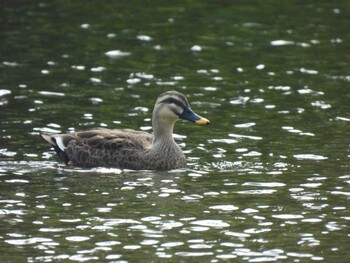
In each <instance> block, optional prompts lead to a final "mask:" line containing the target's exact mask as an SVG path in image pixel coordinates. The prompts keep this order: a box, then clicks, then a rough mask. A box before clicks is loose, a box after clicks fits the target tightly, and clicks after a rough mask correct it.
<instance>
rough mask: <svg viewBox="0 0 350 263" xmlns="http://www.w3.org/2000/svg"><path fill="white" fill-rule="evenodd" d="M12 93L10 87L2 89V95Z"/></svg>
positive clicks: (0, 92) (0, 90) (0, 94)
mask: <svg viewBox="0 0 350 263" xmlns="http://www.w3.org/2000/svg"><path fill="white" fill-rule="evenodd" d="M8 94H11V90H8V89H0V97H2V96H5V95H8Z"/></svg>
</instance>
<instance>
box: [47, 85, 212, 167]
mask: <svg viewBox="0 0 350 263" xmlns="http://www.w3.org/2000/svg"><path fill="white" fill-rule="evenodd" d="M179 118H182V119H186V120H190V121H193V122H196V123H197V124H208V123H209V121H208V120H207V119H205V118H202V117H200V116H198V115H196V114H195V113H194V112H192V110H191V109H190V108H189V105H188V102H187V99H186V97H185V96H184V95H182V94H181V93H178V92H176V91H169V92H165V93H163V94H161V95H160V96H159V97H158V99H157V102H156V104H155V107H154V110H153V118H152V126H153V132H154V135H152V134H149V133H147V132H143V131H135V130H131V129H119V130H117V129H114V130H110V129H94V130H88V131H81V132H75V133H69V134H56V135H45V134H43V135H42V137H43V138H44V139H45V140H46V141H47V142H49V143H50V144H51V145H52V146H53V147H54V149H55V151H56V153H57V154H58V156H59V157H60V158H61V159H62V160H63V161H64V162H65V163H66V164H72V165H74V166H79V167H117V168H121V169H133V170H171V169H176V168H184V167H186V158H185V155H184V154H183V152H182V151H181V149H180V147H179V146H178V145H177V144H176V143H175V141H174V139H173V136H172V133H173V127H174V124H175V122H176V121H177V120H178V119H179Z"/></svg>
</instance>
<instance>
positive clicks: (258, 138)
mask: <svg viewBox="0 0 350 263" xmlns="http://www.w3.org/2000/svg"><path fill="white" fill-rule="evenodd" d="M228 136H230V137H234V138H246V139H251V140H262V139H263V138H262V137H260V136H251V135H242V134H235V133H230V134H229V135H228Z"/></svg>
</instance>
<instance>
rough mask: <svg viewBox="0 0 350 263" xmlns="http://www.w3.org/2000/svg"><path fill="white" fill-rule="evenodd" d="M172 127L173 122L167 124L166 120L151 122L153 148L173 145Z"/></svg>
mask: <svg viewBox="0 0 350 263" xmlns="http://www.w3.org/2000/svg"><path fill="white" fill-rule="evenodd" d="M174 125H175V123H174V122H169V121H167V120H159V119H158V120H157V121H155V120H152V127H153V136H154V139H153V144H154V146H155V147H157V146H158V145H164V144H169V145H172V144H174V143H175V142H174V138H173V130H174Z"/></svg>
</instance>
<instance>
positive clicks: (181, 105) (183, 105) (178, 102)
mask: <svg viewBox="0 0 350 263" xmlns="http://www.w3.org/2000/svg"><path fill="white" fill-rule="evenodd" d="M160 103H167V104H175V105H177V106H179V107H181V108H182V109H184V108H185V107H186V106H185V104H183V102H181V101H179V100H177V99H175V98H167V99H164V100H162V101H160Z"/></svg>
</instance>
